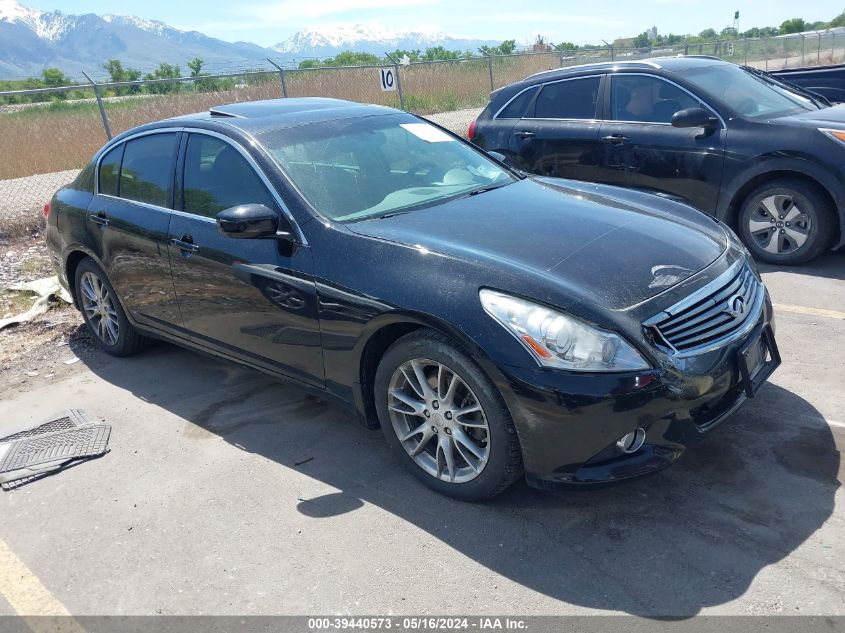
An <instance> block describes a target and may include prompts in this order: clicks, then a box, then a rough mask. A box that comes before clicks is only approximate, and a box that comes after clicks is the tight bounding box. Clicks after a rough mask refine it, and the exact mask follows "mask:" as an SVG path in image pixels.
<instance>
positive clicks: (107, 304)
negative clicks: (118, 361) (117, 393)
mask: <svg viewBox="0 0 845 633" xmlns="http://www.w3.org/2000/svg"><path fill="white" fill-rule="evenodd" d="M74 289H75V292H76V302H77V305H78V306H79V309H80V310H81V311H82V318H83V320H84V321H85V325H86V326H87V327H88V332H89V333H90V334H91V336H92V337H93V338H94V341H95V342H96V343H97V345H98V346H99V347H100V349H102V350H103V351H105V352H108V353H109V354H112V355H113V356H129V355H130V354H134V353H135V352H137V351H138V350H139V349H141V348H142V347H143V346H144V344H145V343H146V342H147V339H146V338H145V337H144V336H142V335H141V334H140V333H139V332H138V331H137V330H136V329H135V328H134V327H133V326H132V324H131V323H129V320H128V319H127V318H126V313H125V312H124V311H123V308H122V307H121V305H120V302H119V301H118V300H117V293H115V291H114V288H113V287H112V285H111V283H110V282H109V280H108V277H107V276H106V274H105V273H104V272H103V270H102V269H101V268H100V267H99V266H97V264H95V263H94V261H93V260H92V259H90V258H86V259H83V260H82V261H81V262H79V265H78V266H77V267H76V284H75V286H74Z"/></svg>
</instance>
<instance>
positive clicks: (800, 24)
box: [779, 18, 809, 34]
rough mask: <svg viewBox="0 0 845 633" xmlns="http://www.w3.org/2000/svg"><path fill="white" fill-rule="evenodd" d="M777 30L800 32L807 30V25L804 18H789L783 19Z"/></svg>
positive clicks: (783, 32)
mask: <svg viewBox="0 0 845 633" xmlns="http://www.w3.org/2000/svg"><path fill="white" fill-rule="evenodd" d="M779 30H780V32H781V33H782V34H787V33H800V32H801V31H807V30H809V27H808V25H807V23H806V22H805V21H804V18H792V19H791V20H784V22H783V24H781V25H780V29H779Z"/></svg>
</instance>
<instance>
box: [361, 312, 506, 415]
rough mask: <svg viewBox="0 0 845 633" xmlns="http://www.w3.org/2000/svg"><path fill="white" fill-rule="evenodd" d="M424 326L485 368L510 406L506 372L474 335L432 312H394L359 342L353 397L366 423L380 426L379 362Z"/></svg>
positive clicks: (375, 323)
mask: <svg viewBox="0 0 845 633" xmlns="http://www.w3.org/2000/svg"><path fill="white" fill-rule="evenodd" d="M422 329H428V330H432V331H433V332H437V333H439V334H442V335H444V336H447V337H449V339H450V340H452V341H453V342H454V343H455V344H456V345H457V346H458V349H459V350H460V351H462V352H463V353H464V354H466V355H467V356H469V357H470V358H471V359H472V360H473V361H475V363H476V364H477V365H478V366H479V367H480V368H481V371H482V372H484V374H485V375H486V376H487V377H488V378H489V379H490V380H491V381H492V383H493V384H494V385H495V386H496V388H497V389H498V390H499V392H500V393H501V394H502V399H503V401H504V402H505V406H508V403H507V398H506V397H505V394H504V393H502V389H501V385H502V383H503V381H505V380H506V379H505V377H504V375H503V374H502V373H501V372H500V371H499V370H498V369H497V368H496V366H495V364H494V363H493V362H492V361H491V360H490V359H489V357H488V356H487V354H485V353H484V352H483V350H482V349H481V347H480V346H479V345H478V344H477V343H476V342H475V341H474V340H473V339H472V338H471V337H470V336H468V335H467V334H466V333H464V332H462V331H461V330H459V329H458V328H456V327H455V326H453V325H451V324H449V323H447V322H446V321H443V320H441V319H438V318H436V317H433V316H431V315H424V314H417V313H390V314H387V315H382V316H380V317H378V318H376V319H373V321H371V322H370V324H369V325H368V328H367V331H366V333H365V334H364V335H362V337H361V341H360V343H359V345H358V349H359V354H358V376H357V380H356V381H355V383H354V385H353V391H354V393H353V398H354V401H355V408H356V409H357V411H358V414H359V417H360V421H361V423H362V424H363V425H364V426H366V427H367V428H371V429H376V428H379V422H378V414H377V412H376V406H375V395H374V387H375V385H374V382H375V374H376V368H377V367H378V364H379V362H380V361H381V359H382V358H383V357H384V354H385V352H386V351H387V350H388V348H390V346H391V345H393V343H395V342H396V341H398V340H399V339H400V338H402V337H403V336H405V335H406V334H410V333H411V332H414V331H418V330H422ZM508 408H509V409H510V407H508Z"/></svg>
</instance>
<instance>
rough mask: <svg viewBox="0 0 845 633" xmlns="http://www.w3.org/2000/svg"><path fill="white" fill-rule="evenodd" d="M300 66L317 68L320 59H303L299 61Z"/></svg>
mask: <svg viewBox="0 0 845 633" xmlns="http://www.w3.org/2000/svg"><path fill="white" fill-rule="evenodd" d="M299 67H300V68H319V67H320V60H319V59H303V60H302V61H301V62H299Z"/></svg>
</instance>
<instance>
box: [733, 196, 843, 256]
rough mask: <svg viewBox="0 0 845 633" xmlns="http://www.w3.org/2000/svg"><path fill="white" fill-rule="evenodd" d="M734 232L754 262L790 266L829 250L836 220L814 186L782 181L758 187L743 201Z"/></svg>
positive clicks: (827, 203) (828, 204) (826, 202)
mask: <svg viewBox="0 0 845 633" xmlns="http://www.w3.org/2000/svg"><path fill="white" fill-rule="evenodd" d="M737 229H738V231H737V232H738V233H739V236H740V237H741V238H742V241H743V242H745V245H746V246H747V247H748V250H750V251H751V253H752V254H753V255H754V257H755V258H756V259H759V260H761V261H764V262H768V263H770V264H787V265H792V264H803V263H804V262H808V261H810V260H811V259H813V258H814V257H816V256H817V255H818V254H819V253H821V252H822V251H824V250H826V249H827V248H829V247H830V245H831V243H832V241H833V239H834V237H835V235H836V220H835V215H834V213H833V209H831V207H830V203H829V202H828V201H827V200H826V199H825V197H824V196H823V195H822V194H821V193H820V192H819V191H818V189H817V188H816V187H813V186H812V185H809V184H807V183H805V182H803V181H801V180H794V179H782V180H775V181H772V182H769V183H766V184H764V185H762V186H760V187H758V188H757V189H755V190H754V191H752V192H751V194H749V195H748V197H746V198H745V201H744V202H743V204H742V208H741V209H740V212H739V220H738V226H737Z"/></svg>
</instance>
